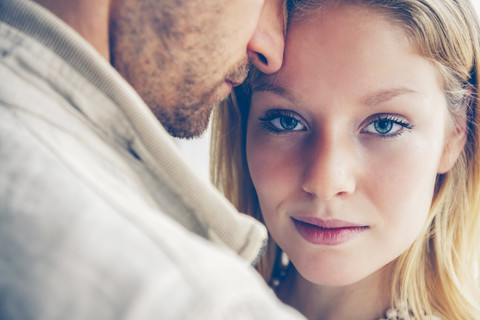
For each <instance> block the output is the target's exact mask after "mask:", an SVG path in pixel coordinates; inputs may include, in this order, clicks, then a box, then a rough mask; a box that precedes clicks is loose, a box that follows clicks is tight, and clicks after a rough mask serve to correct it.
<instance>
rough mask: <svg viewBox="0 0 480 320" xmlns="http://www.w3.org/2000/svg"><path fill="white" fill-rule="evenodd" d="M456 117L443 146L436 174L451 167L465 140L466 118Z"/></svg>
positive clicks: (445, 171) (444, 171)
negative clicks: (453, 126)
mask: <svg viewBox="0 0 480 320" xmlns="http://www.w3.org/2000/svg"><path fill="white" fill-rule="evenodd" d="M462 118H463V119H461V120H460V119H457V121H455V128H454V129H453V130H452V132H451V133H450V135H449V137H447V138H448V140H447V142H446V143H445V146H444V147H443V154H442V157H441V158H440V163H439V164H438V171H437V173H438V174H443V173H447V172H448V171H449V170H450V169H452V167H453V165H454V164H455V162H456V161H457V159H458V157H459V156H460V154H461V152H462V151H463V148H464V147H465V143H466V141H467V124H466V119H465V118H464V117H462Z"/></svg>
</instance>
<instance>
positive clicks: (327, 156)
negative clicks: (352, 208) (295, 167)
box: [302, 139, 356, 200]
mask: <svg viewBox="0 0 480 320" xmlns="http://www.w3.org/2000/svg"><path fill="white" fill-rule="evenodd" d="M355 159H356V157H355V151H354V147H352V146H351V145H349V144H348V143H347V142H341V141H338V140H334V139H328V140H327V139H319V141H317V142H316V143H315V144H314V145H313V146H312V148H311V149H309V150H308V151H307V154H306V156H305V162H304V163H305V166H304V170H303V173H302V175H303V176H302V188H303V190H304V191H305V192H307V193H309V194H311V195H313V196H315V197H317V198H319V199H321V200H332V199H336V198H338V199H343V198H347V197H349V196H350V195H351V194H353V193H354V191H355V189H356V180H355V170H354V162H355V161H356V160H355Z"/></svg>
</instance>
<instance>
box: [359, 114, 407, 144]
mask: <svg viewBox="0 0 480 320" xmlns="http://www.w3.org/2000/svg"><path fill="white" fill-rule="evenodd" d="M372 125H373V127H374V130H375V131H376V132H372V131H369V130H368V129H369V127H370V126H372ZM393 128H396V129H397V130H394V131H393V132H391V131H392V129H393ZM413 128H415V126H414V125H413V124H411V123H410V122H408V121H407V120H405V119H404V118H402V117H397V116H395V115H391V114H390V115H377V116H375V117H374V118H373V119H372V120H370V121H369V122H368V124H367V125H366V126H365V127H364V128H363V129H362V132H365V133H369V134H376V135H378V136H380V137H381V138H394V137H397V136H399V135H401V134H403V133H405V132H406V130H411V129H413ZM404 129H406V130H404Z"/></svg>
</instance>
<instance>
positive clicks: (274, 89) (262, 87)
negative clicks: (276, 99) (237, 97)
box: [252, 81, 297, 103]
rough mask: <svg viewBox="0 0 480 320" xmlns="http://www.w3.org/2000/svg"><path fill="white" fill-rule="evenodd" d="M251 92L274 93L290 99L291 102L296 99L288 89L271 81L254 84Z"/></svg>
mask: <svg viewBox="0 0 480 320" xmlns="http://www.w3.org/2000/svg"><path fill="white" fill-rule="evenodd" d="M252 92H271V93H273V94H275V95H278V96H281V97H282V98H285V99H287V100H290V101H291V102H292V103H295V102H296V101H297V99H296V98H295V96H294V95H293V94H291V93H290V92H289V91H288V90H286V89H285V88H283V87H281V86H278V85H276V84H274V83H271V82H266V81H262V82H259V83H257V84H255V85H254V86H253V87H252Z"/></svg>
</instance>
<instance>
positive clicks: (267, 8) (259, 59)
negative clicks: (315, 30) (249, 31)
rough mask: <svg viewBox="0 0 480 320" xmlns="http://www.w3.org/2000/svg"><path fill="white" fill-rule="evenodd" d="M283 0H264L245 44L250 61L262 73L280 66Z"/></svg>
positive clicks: (282, 36)
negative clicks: (250, 36)
mask: <svg viewBox="0 0 480 320" xmlns="http://www.w3.org/2000/svg"><path fill="white" fill-rule="evenodd" d="M284 2H285V1H284V0H265V4H264V6H263V9H262V12H261V14H260V18H259V20H258V24H257V27H256V29H255V31H254V33H253V35H252V38H251V39H250V41H249V43H248V46H247V54H248V57H249V59H250V61H251V62H252V63H253V64H254V65H255V66H256V67H257V68H258V69H259V70H260V71H262V72H263V73H274V72H277V71H278V70H279V69H280V67H281V66H282V62H283V51H284V46H285V38H284V26H285V14H286V13H285V11H284Z"/></svg>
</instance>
